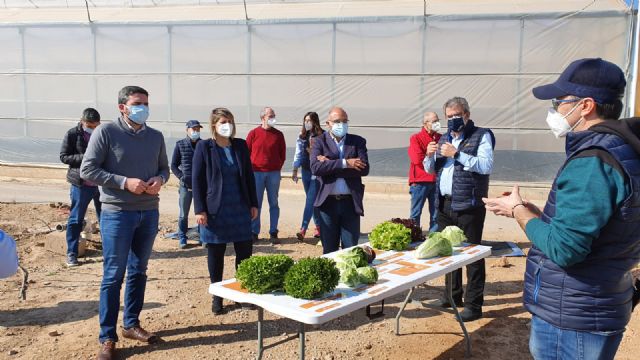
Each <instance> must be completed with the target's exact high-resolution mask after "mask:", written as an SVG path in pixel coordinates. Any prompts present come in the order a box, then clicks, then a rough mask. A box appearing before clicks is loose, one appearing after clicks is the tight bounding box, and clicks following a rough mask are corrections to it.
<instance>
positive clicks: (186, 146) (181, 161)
mask: <svg viewBox="0 0 640 360" xmlns="http://www.w3.org/2000/svg"><path fill="white" fill-rule="evenodd" d="M200 129H202V125H200V122H199V121H198V120H189V121H187V137H186V138H184V139H182V140H178V142H176V147H175V148H174V149H173V157H172V159H171V172H172V173H173V174H174V175H175V176H176V177H177V178H178V179H180V188H179V189H178V196H179V200H178V205H179V206H180V215H179V216H178V239H179V240H180V245H179V246H180V249H184V248H185V247H187V231H188V230H189V223H188V221H189V209H190V208H191V201H192V200H193V192H192V190H191V189H192V185H191V166H192V164H193V151H194V150H195V148H196V144H197V143H198V141H200Z"/></svg>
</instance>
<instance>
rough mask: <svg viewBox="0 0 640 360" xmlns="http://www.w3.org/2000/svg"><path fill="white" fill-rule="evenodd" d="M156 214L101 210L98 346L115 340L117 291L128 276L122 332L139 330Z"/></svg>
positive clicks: (118, 297)
mask: <svg viewBox="0 0 640 360" xmlns="http://www.w3.org/2000/svg"><path fill="white" fill-rule="evenodd" d="M158 218H159V212H158V210H157V209H156V210H146V211H125V210H120V211H114V210H103V211H102V217H101V218H100V225H101V226H100V228H101V232H102V257H103V259H104V263H103V265H102V269H103V270H102V284H101V285H100V307H99V321H100V338H99V339H100V342H101V343H102V342H104V341H106V340H113V341H117V340H118V335H117V334H116V323H117V322H118V311H119V310H120V288H121V287H122V281H123V279H124V273H125V270H126V272H127V287H126V289H125V292H124V316H123V320H124V321H123V322H124V327H125V329H128V328H131V327H135V326H139V325H140V321H139V319H138V317H139V315H140V311H141V310H142V305H144V290H145V287H146V285H147V264H148V262H149V257H150V256H151V249H152V248H153V242H154V240H155V239H156V234H157V233H158Z"/></svg>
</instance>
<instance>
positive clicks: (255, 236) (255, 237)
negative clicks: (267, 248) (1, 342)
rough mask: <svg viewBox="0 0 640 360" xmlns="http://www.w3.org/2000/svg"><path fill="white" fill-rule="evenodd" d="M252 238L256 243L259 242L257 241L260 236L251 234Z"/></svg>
mask: <svg viewBox="0 0 640 360" xmlns="http://www.w3.org/2000/svg"><path fill="white" fill-rule="evenodd" d="M251 240H253V243H254V244H255V243H257V242H258V240H260V239H259V238H258V234H251Z"/></svg>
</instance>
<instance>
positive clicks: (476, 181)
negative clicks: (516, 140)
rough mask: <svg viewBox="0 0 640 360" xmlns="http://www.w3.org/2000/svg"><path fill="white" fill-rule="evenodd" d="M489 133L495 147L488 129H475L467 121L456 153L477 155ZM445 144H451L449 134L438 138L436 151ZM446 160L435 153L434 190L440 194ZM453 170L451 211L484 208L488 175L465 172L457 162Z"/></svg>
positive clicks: (487, 190)
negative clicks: (435, 175) (481, 143)
mask: <svg viewBox="0 0 640 360" xmlns="http://www.w3.org/2000/svg"><path fill="white" fill-rule="evenodd" d="M486 133H489V134H490V135H491V140H492V142H493V144H492V146H494V147H495V138H494V136H493V133H492V132H491V130H489V129H484V128H480V127H476V126H475V125H474V124H473V121H472V120H469V121H468V122H467V124H466V125H465V127H464V139H463V140H462V142H461V143H460V145H459V146H458V151H460V152H464V153H466V154H469V155H471V156H477V155H478V146H480V142H481V141H482V137H483V136H484V134H486ZM445 142H449V143H450V142H451V133H448V134H447V135H445V136H442V137H440V141H439V142H438V149H439V148H440V146H441V145H442V144H444V143H445ZM446 161H447V158H446V157H444V156H442V155H440V152H437V153H436V169H437V171H438V178H437V180H436V189H438V194H439V193H440V177H441V176H440V175H441V174H442V169H443V167H444V164H445V163H446ZM453 166H454V170H453V187H452V192H451V209H452V210H453V211H463V210H468V209H472V208H476V207H480V206H484V203H483V202H482V198H483V197H487V195H488V194H489V175H482V174H478V173H475V172H471V171H465V170H464V166H463V165H462V164H460V163H459V162H457V161H456V162H455V164H454V165H453Z"/></svg>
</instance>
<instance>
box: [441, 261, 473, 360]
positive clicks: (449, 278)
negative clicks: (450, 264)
mask: <svg viewBox="0 0 640 360" xmlns="http://www.w3.org/2000/svg"><path fill="white" fill-rule="evenodd" d="M445 279H446V281H447V296H448V297H449V303H450V304H451V307H453V313H454V314H455V316H456V320H458V323H459V324H460V327H461V328H462V332H463V333H464V341H465V343H466V346H465V348H464V357H465V358H469V357H471V339H470V338H469V333H468V332H467V328H466V327H465V326H464V322H463V321H462V318H461V317H460V313H458V307H457V306H456V302H455V301H453V290H452V288H453V273H448V274H447V275H446V276H445Z"/></svg>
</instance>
